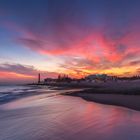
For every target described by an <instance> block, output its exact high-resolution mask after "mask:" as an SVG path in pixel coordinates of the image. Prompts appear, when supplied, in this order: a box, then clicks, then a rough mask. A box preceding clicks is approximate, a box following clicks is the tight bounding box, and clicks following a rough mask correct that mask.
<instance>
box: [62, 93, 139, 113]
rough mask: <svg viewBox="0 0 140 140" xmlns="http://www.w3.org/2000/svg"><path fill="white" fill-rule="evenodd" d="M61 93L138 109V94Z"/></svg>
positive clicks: (100, 102)
mask: <svg viewBox="0 0 140 140" xmlns="http://www.w3.org/2000/svg"><path fill="white" fill-rule="evenodd" d="M63 95H67V96H74V97H81V98H82V99H84V100H86V101H91V102H95V103H99V104H106V105H115V106H120V107H125V108H129V109H133V110H136V111H140V96H137V95H123V94H104V93H100V94H98V93H92V94H91V93H85V92H84V91H82V92H73V93H66V94H63Z"/></svg>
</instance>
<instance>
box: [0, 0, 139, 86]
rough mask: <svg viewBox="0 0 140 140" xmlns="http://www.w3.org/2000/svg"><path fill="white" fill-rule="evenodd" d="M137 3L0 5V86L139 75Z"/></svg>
mask: <svg viewBox="0 0 140 140" xmlns="http://www.w3.org/2000/svg"><path fill="white" fill-rule="evenodd" d="M139 5H140V2H139V1H137V0H133V1H131V0H124V1H121V0H108V1H104V0H68V1H65V0H59V1H57V0H46V1H43V0H40V1H38V0H34V1H28V0H24V1H22V2H19V1H17V0H13V5H12V4H11V2H10V0H7V1H4V0H2V1H1V2H0V83H2V82H3V81H5V82H9V81H10V82H11V81H12V80H13V79H15V82H22V81H26V80H27V81H34V80H35V78H36V75H37V73H41V74H42V76H43V77H56V76H57V75H58V74H68V75H70V76H71V77H76V78H80V77H84V76H86V75H88V74H97V73H102V74H109V75H115V76H132V75H139V74H140V40H139V37H140V27H139V25H140V18H139V13H140V6H139Z"/></svg>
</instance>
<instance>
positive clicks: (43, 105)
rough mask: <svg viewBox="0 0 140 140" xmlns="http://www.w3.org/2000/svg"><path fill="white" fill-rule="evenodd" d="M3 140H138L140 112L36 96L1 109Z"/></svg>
mask: <svg viewBox="0 0 140 140" xmlns="http://www.w3.org/2000/svg"><path fill="white" fill-rule="evenodd" d="M0 124H1V125H0V140H19V139H20V140H74V139H80V140H93V139H94V140H118V139H119V140H132V139H133V140H138V139H140V125H139V124H140V112H137V111H134V110H130V109H126V108H122V107H117V106H108V105H102V104H98V103H94V102H87V101H85V100H83V99H81V98H76V97H71V96H62V95H57V96H53V97H47V96H46V95H36V96H31V97H26V98H23V99H19V100H16V101H13V102H10V103H7V104H3V105H1V106H0Z"/></svg>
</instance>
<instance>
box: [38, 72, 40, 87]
mask: <svg viewBox="0 0 140 140" xmlns="http://www.w3.org/2000/svg"><path fill="white" fill-rule="evenodd" d="M38 84H40V73H39V74H38Z"/></svg>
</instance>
